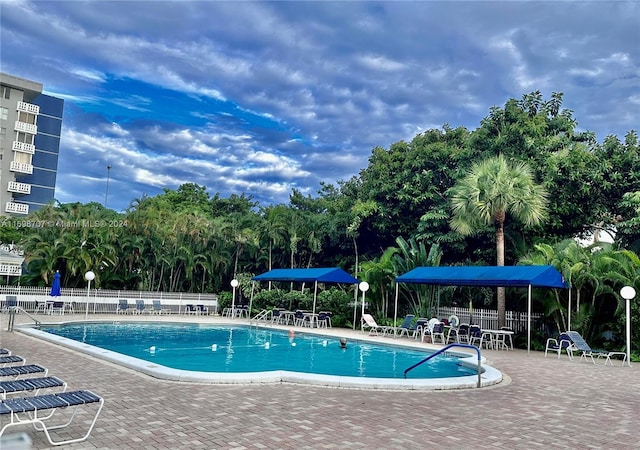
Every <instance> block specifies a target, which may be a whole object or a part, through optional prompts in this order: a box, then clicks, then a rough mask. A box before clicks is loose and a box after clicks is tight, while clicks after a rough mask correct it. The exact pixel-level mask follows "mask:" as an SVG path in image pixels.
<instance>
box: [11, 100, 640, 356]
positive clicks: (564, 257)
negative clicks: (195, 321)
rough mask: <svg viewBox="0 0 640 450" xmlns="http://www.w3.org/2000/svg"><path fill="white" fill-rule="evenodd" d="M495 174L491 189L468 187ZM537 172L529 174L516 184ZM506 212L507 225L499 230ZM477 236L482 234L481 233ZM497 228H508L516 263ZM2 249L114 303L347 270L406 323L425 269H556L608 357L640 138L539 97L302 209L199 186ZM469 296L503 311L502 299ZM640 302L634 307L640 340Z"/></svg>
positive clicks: (543, 301)
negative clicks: (478, 199) (90, 281)
mask: <svg viewBox="0 0 640 450" xmlns="http://www.w3.org/2000/svg"><path fill="white" fill-rule="evenodd" d="M500 161H503V162H505V163H506V164H507V167H504V170H505V171H506V172H507V173H509V174H510V175H509V176H507V177H506V178H492V177H493V176H498V175H499V173H500V172H501V171H503V167H502V163H501V162H500ZM496 162H498V165H497V166H496ZM487 164H491V165H490V166H487ZM480 167H482V168H483V169H482V170H483V171H484V172H485V174H486V176H487V177H486V178H482V180H481V179H480V178H477V179H475V180H471V179H468V178H466V177H468V176H469V174H470V173H473V172H474V170H476V168H480ZM496 167H497V168H496ZM524 167H528V172H527V173H526V174H517V173H516V172H518V173H519V172H521V171H520V168H524ZM516 169H517V170H516ZM491 171H495V173H490V172H491ZM512 171H514V172H512ZM521 175H522V176H521ZM510 179H518V180H520V179H522V180H523V181H524V180H525V179H526V183H525V184H517V185H513V184H509V182H510ZM485 180H492V181H490V182H489V183H488V184H487V182H486V181H485ZM469 181H473V182H477V184H479V182H480V181H482V182H483V183H484V184H485V191H484V192H485V193H489V192H490V190H491V189H493V188H496V189H495V191H496V192H501V193H503V194H505V196H504V197H502V196H500V197H499V198H500V200H501V201H502V200H506V199H507V198H508V197H510V202H508V203H504V204H499V203H496V202H494V201H492V202H491V205H489V204H488V203H487V202H485V203H487V204H486V205H485V206H484V207H480V209H479V208H478V206H479V205H477V204H473V203H472V202H470V201H469V200H471V198H472V197H471V191H470V190H469V189H471V188H472V186H473V183H469ZM505 183H506V184H505ZM465 184H466V187H465V188H463V186H465ZM489 188H491V189H489ZM516 189H520V191H516ZM544 192H547V193H548V196H545V195H544ZM496 195H497V194H496ZM487 198H488V197H486V198H485V200H486V199H487ZM525 198H526V199H527V201H524V199H525ZM544 198H546V202H544ZM519 200H520V202H519V203H518V201H519ZM489 206H490V207H489ZM495 206H500V207H499V208H496V207H495ZM485 207H486V208H485ZM482 208H485V209H484V210H483V209H482ZM483 211H484V213H483ZM499 211H504V213H505V216H504V217H505V220H504V221H501V220H498V221H497V222H496V218H498V219H500V218H501V217H502V216H501V215H500V214H498V215H497V216H496V212H499ZM530 213H533V214H530ZM521 216H522V217H521ZM488 217H490V218H491V219H490V220H489V221H487V220H486V219H487V218H488ZM532 218H535V220H532ZM479 219H482V220H479ZM511 219H522V220H511ZM17 223H20V224H26V225H20V226H17V225H16V224H17ZM463 223H466V224H467V225H470V226H471V227H470V228H468V229H466V231H468V230H470V229H472V230H473V231H474V233H472V234H468V233H465V232H464V231H465V228H464V227H460V224H463ZM496 223H498V224H499V225H500V227H501V228H502V229H503V246H502V249H503V250H500V251H497V247H496V228H495V225H496ZM452 225H453V226H452ZM525 225H530V226H525ZM594 231H598V232H599V233H598V234H596V236H599V235H601V234H602V233H609V234H610V235H611V236H612V240H613V243H612V244H609V245H604V244H602V243H599V242H596V243H595V244H594V247H593V248H589V247H581V246H580V245H577V243H576V240H575V239H576V238H584V237H587V236H589V235H591V234H593V233H594ZM0 243H2V244H4V245H13V246H18V247H20V248H22V249H23V251H24V255H25V258H26V261H27V267H26V270H25V274H24V275H23V276H22V277H21V278H20V279H19V280H17V279H16V280H13V281H12V282H15V283H20V284H22V285H49V284H50V282H51V277H52V275H53V273H55V271H56V270H60V273H61V274H62V283H63V286H65V287H81V286H84V285H85V282H84V280H83V275H84V273H85V272H86V271H87V270H90V269H91V270H93V271H94V272H95V273H96V286H97V287H99V288H103V289H108V288H112V289H141V290H142V289H144V290H161V291H184V292H215V293H219V294H220V295H221V297H222V294H223V293H225V292H226V293H229V292H230V286H229V282H230V280H231V279H233V278H234V277H235V278H238V279H241V278H242V280H249V279H250V278H251V276H252V274H257V273H261V272H264V271H267V270H269V269H271V268H278V267H321V266H340V267H342V268H343V269H345V270H347V271H349V272H351V273H353V274H354V275H356V276H357V277H359V278H361V279H366V280H367V281H368V282H369V283H370V285H371V289H370V290H369V291H368V292H367V301H370V302H371V305H372V312H375V314H377V315H379V316H381V318H382V317H391V315H392V310H394V308H393V303H394V301H395V286H394V284H393V280H394V278H395V277H396V276H397V275H399V274H400V273H403V272H404V271H406V270H410V269H411V268H413V267H415V266H417V265H439V264H440V265H451V264H464V265H470V264H484V265H492V264H495V262H496V261H502V258H503V261H504V264H506V265H513V264H518V263H541V262H544V263H549V264H553V265H555V266H556V267H557V268H558V269H560V270H561V271H562V272H563V273H564V274H565V278H566V279H567V280H569V281H570V282H571V285H572V289H571V293H572V307H571V315H572V317H571V322H572V327H576V328H577V329H579V331H581V332H583V333H585V335H586V337H587V338H588V339H589V338H591V339H592V341H593V342H594V343H596V344H602V345H611V346H615V347H617V348H619V347H620V345H621V342H620V340H619V339H620V335H621V333H622V328H621V327H622V323H621V317H622V316H621V314H623V312H622V311H623V308H622V300H621V299H620V297H619V289H620V287H621V286H622V285H624V284H629V285H632V286H634V287H635V288H636V290H637V291H638V292H640V281H639V274H640V267H639V265H638V263H637V260H638V257H637V254H638V251H639V248H640V146H639V143H638V137H637V133H636V131H633V130H632V131H629V132H628V133H627V135H626V136H624V139H619V138H618V137H616V136H606V137H604V139H602V141H601V142H598V141H597V140H596V136H595V135H594V134H593V133H591V132H589V131H578V122H577V120H576V119H575V118H574V117H573V112H572V111H571V110H569V109H566V108H563V96H562V94H561V93H553V94H552V95H551V97H550V98H549V99H546V100H545V99H544V98H543V97H542V95H541V93H540V92H538V91H536V92H532V93H529V94H526V95H524V96H523V97H522V98H521V99H510V100H508V101H507V102H506V103H505V105H504V106H503V107H492V108H491V109H490V110H489V113H488V115H487V116H486V117H485V118H484V119H483V120H482V122H481V123H480V125H479V127H478V128H477V129H475V130H468V129H466V128H464V127H457V128H453V127H451V126H449V125H448V124H445V125H444V126H443V127H442V128H441V129H429V130H426V131H424V132H421V133H419V134H417V135H416V136H415V137H414V138H413V139H411V141H406V142H405V141H400V142H396V143H393V144H391V145H390V146H389V148H383V147H376V148H374V149H372V151H371V155H370V157H369V161H368V165H367V166H366V167H364V168H362V169H361V170H360V172H359V173H358V174H357V175H356V176H354V177H352V178H351V179H349V180H344V181H340V182H339V183H337V184H336V185H333V184H323V185H322V186H321V188H320V190H319V191H318V193H317V195H316V196H313V197H312V196H305V195H303V194H301V193H300V192H299V191H296V190H294V191H293V192H292V193H291V195H290V197H289V203H288V204H275V205H260V204H258V203H257V202H255V201H254V200H253V198H252V197H251V196H249V195H245V194H243V193H238V194H237V195H235V194H234V195H231V196H229V197H228V198H222V197H221V196H220V195H219V194H214V195H210V194H209V193H208V191H207V189H206V187H205V186H198V185H195V184H189V183H188V184H184V185H182V186H180V187H179V188H177V189H175V190H172V189H165V191H164V192H163V193H162V194H160V195H157V196H155V197H142V198H138V199H133V200H132V201H131V204H130V206H129V208H127V210H126V211H124V212H121V213H118V212H115V211H112V210H109V209H106V208H104V207H103V206H102V205H100V204H97V203H89V204H78V203H72V204H59V203H56V204H52V205H48V206H46V207H44V208H42V209H40V210H38V211H36V212H34V213H32V214H31V215H30V216H29V217H28V218H27V219H26V220H25V221H18V220H5V221H4V222H0ZM502 251H503V252H504V253H503V256H501V255H500V253H501V252H502ZM498 258H501V259H498ZM245 284H246V286H249V285H250V283H248V282H244V281H242V282H241V289H245V287H244V286H245ZM275 288H279V289H281V290H283V291H286V292H295V291H298V292H300V293H301V295H303V294H304V295H306V292H305V290H304V289H305V288H304V287H303V288H301V287H300V286H272V285H266V286H261V287H260V288H259V290H258V292H256V298H258V299H259V298H260V297H259V296H258V294H261V292H260V291H261V290H264V291H267V292H268V291H269V289H275ZM247 289H248V288H247ZM306 289H308V286H306ZM339 291H340V290H339ZM340 292H341V294H340V295H342V294H344V295H345V296H346V297H345V298H344V301H345V302H347V303H348V302H352V301H353V299H355V297H356V293H355V292H354V291H353V290H352V291H340ZM242 295H250V293H245V292H242ZM263 295H267V294H263ZM336 295H337V294H336ZM520 295H521V293H518V292H511V291H507V293H506V305H507V306H510V305H511V306H513V305H518V304H520V298H519V297H520ZM456 296H457V293H456V291H455V290H454V289H449V290H443V291H438V294H436V293H434V292H433V290H430V288H429V287H420V288H418V289H406V288H402V289H401V291H400V295H399V299H398V300H399V305H398V307H399V311H400V312H401V313H407V312H414V313H416V314H420V315H428V314H429V313H430V312H431V311H432V310H433V308H434V305H437V304H438V303H440V304H441V305H447V304H452V303H453V302H456V301H458V300H457V299H456ZM463 297H465V298H467V297H469V298H471V299H472V301H474V302H476V301H477V302H481V303H483V304H489V305H490V306H492V307H496V306H497V301H496V297H495V292H493V291H491V290H489V291H486V290H484V291H477V292H465V293H464V295H463ZM639 297H640V296H639ZM347 299H349V300H347ZM291 301H292V302H293V301H298V302H304V301H305V300H304V298H297V297H296V299H291ZM341 301H342V300H341ZM639 302H640V300H639V299H638V298H636V300H635V301H634V303H633V305H632V308H633V311H634V331H635V333H634V335H635V336H640V329H638V320H640V316H639V314H638V309H639V307H638V303H639ZM273 303H274V302H273V301H268V300H264V302H263V304H264V305H265V306H266V305H271V306H272V304H273ZM257 304H258V306H261V305H262V303H260V302H258V303H257ZM534 306H535V307H536V308H537V309H538V310H543V308H544V309H545V310H546V311H547V313H548V317H549V318H550V322H549V324H548V325H549V332H550V333H551V332H554V331H555V330H557V329H564V328H566V327H567V326H568V315H569V308H568V291H567V292H562V291H551V292H544V293H536V298H535V305H534ZM516 307H517V306H516ZM500 308H502V306H500ZM347 309H348V308H347ZM336 310H338V308H336ZM341 314H343V316H344V317H343V319H340V320H339V321H341V320H343V321H344V322H343V323H344V324H347V323H349V321H351V320H352V319H351V318H350V317H351V316H350V313H349V311H347V310H346V309H345V311H344V312H343V313H341ZM635 345H636V347H635V348H638V345H637V342H636V344H635Z"/></svg>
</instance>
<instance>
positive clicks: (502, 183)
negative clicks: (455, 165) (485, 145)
mask: <svg viewBox="0 0 640 450" xmlns="http://www.w3.org/2000/svg"><path fill="white" fill-rule="evenodd" d="M450 195H451V204H452V209H453V218H452V219H451V222H450V224H451V228H453V230H454V231H457V232H458V233H460V234H463V235H470V234H474V233H476V232H478V231H480V230H481V229H482V228H483V227H485V226H494V227H495V229H496V256H497V257H496V260H497V265H498V266H504V224H505V221H506V219H507V214H509V215H510V216H512V217H513V218H514V219H515V220H517V221H519V222H522V223H523V224H524V225H525V226H534V225H538V224H540V223H542V222H543V221H544V220H545V218H546V215H547V196H548V194H547V191H546V190H545V189H544V188H543V187H542V186H541V185H538V184H536V183H535V181H534V178H533V174H532V171H531V169H530V168H529V166H528V165H527V164H526V163H525V162H509V161H507V160H506V159H505V158H504V157H503V156H502V155H498V156H496V157H492V158H488V159H486V160H484V161H481V162H479V163H477V164H475V165H473V166H472V167H471V169H470V171H469V172H468V174H467V175H466V176H465V177H463V178H462V179H461V180H459V181H458V182H457V183H456V185H455V186H454V187H453V188H451V191H450ZM504 324H505V295H504V288H498V325H499V326H504Z"/></svg>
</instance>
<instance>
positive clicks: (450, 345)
mask: <svg viewBox="0 0 640 450" xmlns="http://www.w3.org/2000/svg"><path fill="white" fill-rule="evenodd" d="M451 347H462V348H470V349H472V350H475V351H476V353H478V384H477V386H476V387H480V386H482V382H481V378H480V376H481V374H482V358H481V356H480V349H479V348H478V347H476V346H475V345H469V344H457V343H453V344H449V345H447V346H446V347H444V348H441V349H440V350H438V351H437V352H435V353H434V354H432V355H429V356H427V357H426V358H425V359H423V360H422V361H420V362H418V363H416V364H414V365H413V366H411V367H409V368H407V369H405V371H404V377H405V378H407V373H408V372H409V371H410V370H413V369H415V368H416V367H418V366H419V365H420V364H424V363H426V362H427V361H429V360H430V359H431V358H435V357H436V356H438V355H440V354H441V353H444V352H446V351H447V350H449V349H450V348H451Z"/></svg>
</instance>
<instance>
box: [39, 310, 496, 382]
mask: <svg viewBox="0 0 640 450" xmlns="http://www.w3.org/2000/svg"><path fill="white" fill-rule="evenodd" d="M29 332H30V333H32V334H37V335H39V337H41V338H44V339H47V340H49V341H53V342H57V343H60V344H63V345H66V346H69V347H72V348H75V349H77V350H80V351H84V352H87V353H91V354H93V355H94V356H99V357H102V358H104V359H107V360H110V361H113V362H116V363H118V364H122V365H125V366H127V367H131V368H135V369H136V370H139V371H142V372H144V373H147V374H149V375H152V376H156V377H159V378H168V379H174V380H184V381H199V382H208V383H256V382H258V383H269V382H304V383H311V384H322V385H328V386H340V387H369V388H375V387H382V388H403V389H419V388H427V387H428V388H431V389H435V388H440V389H451V388H459V387H467V386H469V387H470V386H471V385H473V386H474V387H475V385H476V383H477V359H476V358H470V359H471V360H472V361H469V360H467V359H464V358H459V357H455V356H445V355H441V356H438V357H437V358H434V359H433V360H430V361H428V362H427V363H425V364H423V365H421V366H420V367H419V368H417V369H415V370H413V371H412V372H410V374H409V375H408V379H404V377H403V373H404V370H405V369H406V368H408V367H410V366H411V365H413V364H415V363H416V362H418V361H420V360H422V359H424V358H425V357H427V356H428V355H429V353H427V352H425V351H422V350H417V349H407V348H404V347H401V346H396V345H381V344H379V343H375V344H374V343H371V342H366V341H361V340H354V339H350V340H349V342H348V344H347V348H346V349H342V348H341V347H340V343H339V340H338V339H337V338H336V337H335V336H333V337H331V336H321V335H309V334H305V333H296V334H295V335H294V336H289V334H288V332H287V331H286V330H275V329H271V328H260V327H248V326H238V325H228V324H227V325H210V324H193V323H166V322H164V323H162V322H103V323H86V322H83V323H68V324H63V325H46V326H44V325H43V327H42V330H35V329H30V331H29ZM483 369H484V372H483V374H482V378H483V380H482V384H483V385H487V384H495V383H496V382H499V381H500V380H501V374H500V373H499V372H498V371H495V369H493V368H490V367H489V366H484V367H483Z"/></svg>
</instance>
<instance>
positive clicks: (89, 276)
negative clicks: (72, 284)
mask: <svg viewBox="0 0 640 450" xmlns="http://www.w3.org/2000/svg"><path fill="white" fill-rule="evenodd" d="M95 277H96V274H95V273H93V272H92V271H88V272H87V273H85V274H84V279H85V280H87V309H86V310H85V313H84V318H85V319H86V318H88V317H89V294H90V293H91V281H93V280H94V279H95Z"/></svg>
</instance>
